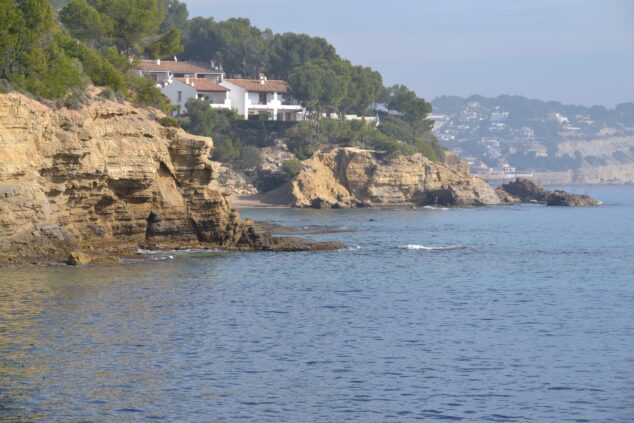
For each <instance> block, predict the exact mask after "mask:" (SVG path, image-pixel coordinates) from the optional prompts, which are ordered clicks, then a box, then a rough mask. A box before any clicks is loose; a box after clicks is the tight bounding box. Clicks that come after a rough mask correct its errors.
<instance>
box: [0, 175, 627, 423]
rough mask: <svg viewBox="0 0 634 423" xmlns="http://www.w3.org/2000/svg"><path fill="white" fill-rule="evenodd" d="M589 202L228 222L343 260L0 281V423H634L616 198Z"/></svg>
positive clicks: (614, 190) (231, 256)
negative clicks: (312, 243) (275, 232)
mask: <svg viewBox="0 0 634 423" xmlns="http://www.w3.org/2000/svg"><path fill="white" fill-rule="evenodd" d="M573 190H577V191H578V192H579V191H581V192H584V191H586V190H587V189H586V188H579V187H576V188H575V187H573ZM590 194H591V195H593V196H595V197H597V198H599V199H601V200H602V201H603V205H602V206H600V207H595V208H551V207H545V206H536V205H522V206H505V207H494V208H474V209H450V210H446V211H443V210H429V209H419V210H371V209H365V210H332V211H315V210H287V209H270V210H264V209H251V210H243V212H242V214H243V216H247V217H252V218H255V219H257V220H266V221H271V222H275V223H279V224H284V225H294V226H306V227H324V226H327V227H332V228H347V229H349V230H350V232H342V233H336V234H324V235H318V236H314V237H315V238H319V239H330V240H332V239H334V240H340V241H343V242H345V243H346V244H347V245H348V246H349V248H348V249H346V250H341V251H333V252H320V253H234V252H189V253H183V252H160V253H157V254H149V255H147V259H146V260H140V261H130V262H126V263H124V264H121V265H108V266H89V267H83V268H67V267H62V266H54V267H45V266H36V267H26V268H5V269H0V421H2V422H58V421H60V422H137V421H154V420H156V421H169V422H239V421H254V422H340V421H356V422H409V421H446V420H449V421H460V420H462V421H469V422H473V421H475V422H479V421H491V422H534V421H539V422H567V421H570V422H627V421H633V420H634V187H601V188H599V187H595V188H592V189H591V190H590Z"/></svg>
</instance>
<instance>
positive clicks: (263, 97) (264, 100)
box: [259, 93, 266, 104]
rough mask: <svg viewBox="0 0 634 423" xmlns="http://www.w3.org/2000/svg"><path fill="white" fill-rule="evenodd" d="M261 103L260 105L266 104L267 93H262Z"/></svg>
mask: <svg viewBox="0 0 634 423" xmlns="http://www.w3.org/2000/svg"><path fill="white" fill-rule="evenodd" d="M259 100H260V101H259V103H260V104H266V93H260V98H259Z"/></svg>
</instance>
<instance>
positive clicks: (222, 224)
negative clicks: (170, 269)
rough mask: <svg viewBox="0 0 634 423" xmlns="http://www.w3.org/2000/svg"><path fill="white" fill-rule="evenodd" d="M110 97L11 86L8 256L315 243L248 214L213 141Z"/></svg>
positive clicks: (1, 240)
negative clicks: (29, 91)
mask: <svg viewBox="0 0 634 423" xmlns="http://www.w3.org/2000/svg"><path fill="white" fill-rule="evenodd" d="M160 117H162V114H160V112H157V111H154V110H151V109H139V108H135V107H133V106H132V105H130V104H128V103H119V102H115V101H110V100H106V99H103V98H100V97H99V96H97V95H96V92H95V93H92V100H91V101H90V102H89V104H87V105H85V106H84V107H82V109H81V110H69V109H57V110H55V109H53V108H50V107H48V106H46V105H44V104H42V103H40V102H38V101H35V100H33V99H30V98H28V97H26V96H24V95H22V94H17V93H10V94H4V95H0V263H29V262H60V261H66V260H67V259H68V261H69V263H81V262H85V261H87V260H88V259H86V256H88V257H90V258H91V259H92V260H93V261H95V260H96V261H104V260H111V259H113V257H118V256H122V255H134V254H136V252H137V250H138V248H139V247H143V248H217V247H221V248H227V249H242V250H267V251H276V250H285V251H289V250H290V251H296V250H310V249H326V248H339V247H341V245H339V244H336V243H327V244H316V243H312V242H310V241H309V240H300V239H287V238H277V237H272V236H271V234H270V233H266V232H259V231H257V230H256V229H255V228H254V226H253V225H252V222H249V221H243V220H241V219H240V214H239V213H238V211H237V210H236V209H234V208H232V207H231V204H230V202H229V200H228V195H229V194H227V193H226V192H225V191H224V189H223V187H222V186H221V184H220V183H219V181H218V178H219V175H220V169H219V166H218V165H217V164H215V163H213V162H211V161H210V156H211V153H212V150H213V142H212V140H211V139H210V138H205V137H199V136H194V135H190V134H188V133H186V132H184V131H183V130H181V129H177V128H172V127H163V126H162V125H161V124H159V123H158V122H157V119H158V118H160Z"/></svg>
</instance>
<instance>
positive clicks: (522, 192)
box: [496, 178, 599, 206]
mask: <svg viewBox="0 0 634 423" xmlns="http://www.w3.org/2000/svg"><path fill="white" fill-rule="evenodd" d="M496 192H497V194H498V196H499V197H500V199H501V200H502V202H504V203H506V204H516V203H534V204H546V205H547V206H596V205H598V204H599V202H598V201H597V200H595V199H593V198H592V197H590V196H588V195H583V194H572V193H569V192H566V191H562V190H555V191H548V190H546V189H544V188H543V187H542V186H541V185H539V184H538V183H537V182H535V181H533V180H530V179H526V178H517V179H516V180H515V181H512V182H508V183H506V184H504V185H501V186H499V187H498V188H496Z"/></svg>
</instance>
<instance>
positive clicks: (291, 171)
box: [282, 159, 302, 178]
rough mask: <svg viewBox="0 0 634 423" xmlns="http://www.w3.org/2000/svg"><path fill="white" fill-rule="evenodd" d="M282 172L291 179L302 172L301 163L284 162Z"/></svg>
mask: <svg viewBox="0 0 634 423" xmlns="http://www.w3.org/2000/svg"><path fill="white" fill-rule="evenodd" d="M282 170H283V171H284V172H285V173H287V174H288V175H289V176H290V177H291V178H293V177H295V176H297V175H298V174H299V172H300V171H301V170H302V162H300V161H299V160H296V159H291V160H285V161H284V162H283V163H282Z"/></svg>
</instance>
